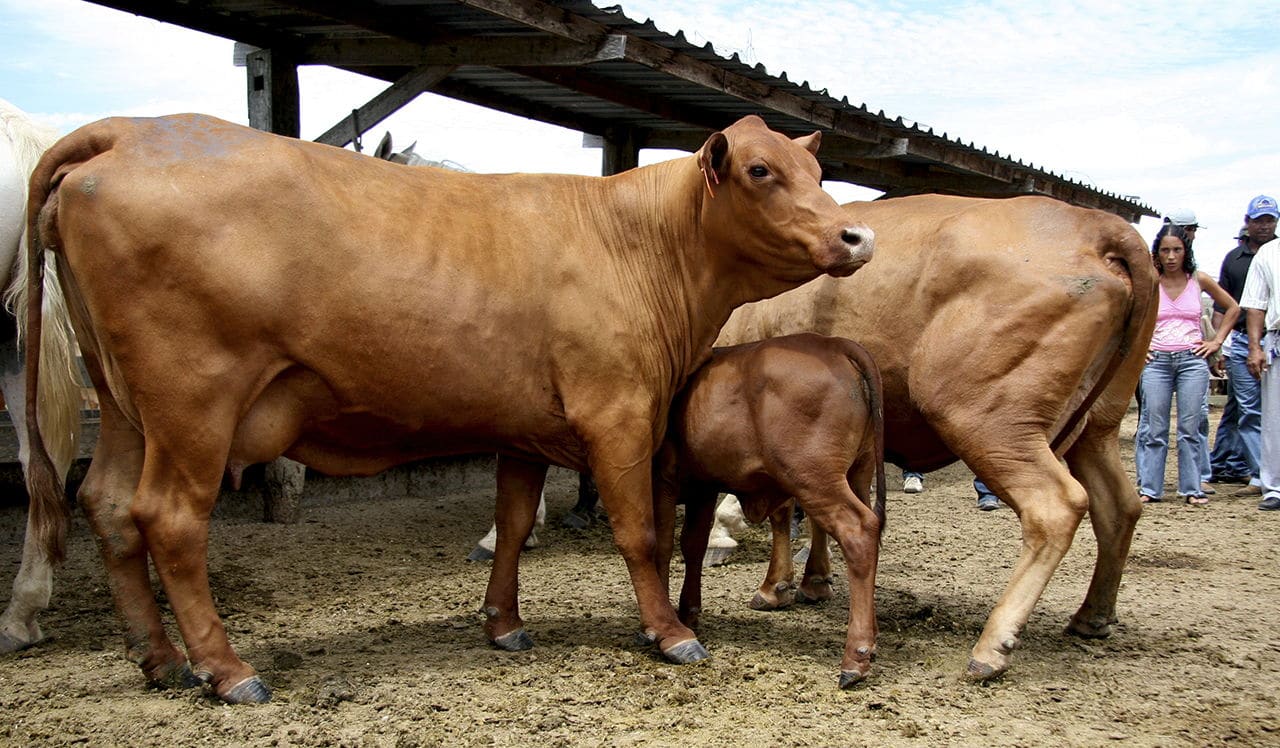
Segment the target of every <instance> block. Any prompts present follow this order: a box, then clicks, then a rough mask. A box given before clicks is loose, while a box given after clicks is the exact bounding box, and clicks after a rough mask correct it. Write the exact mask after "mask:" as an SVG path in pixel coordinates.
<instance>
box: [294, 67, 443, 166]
mask: <svg viewBox="0 0 1280 748" xmlns="http://www.w3.org/2000/svg"><path fill="white" fill-rule="evenodd" d="M451 72H453V67H452V66H448V65H444V66H441V65H423V66H422V67H417V68H414V69H413V70H410V71H409V72H408V73H406V74H405V75H403V76H401V77H400V79H398V80H397V81H396V82H395V83H392V84H391V85H390V86H388V87H387V89H386V90H384V91H383V92H382V93H380V94H378V95H377V96H374V97H373V98H372V99H369V101H367V102H365V104H364V106H361V107H360V108H359V109H357V110H355V111H353V112H352V113H351V114H348V115H347V116H346V117H343V118H342V120H341V121H339V122H338V123H337V124H336V125H334V126H333V127H330V128H329V129H328V130H326V131H325V133H324V134H323V135H321V136H320V137H318V138H316V142H317V143H327V144H328V145H334V146H337V147H339V148H342V147H344V146H346V144H347V143H350V142H352V141H353V140H355V139H356V138H357V137H358V136H360V135H363V134H364V133H365V132H367V131H368V130H369V128H371V127H373V126H374V125H376V124H378V123H379V122H381V121H382V120H384V119H386V118H387V117H390V116H391V115H392V114H394V113H395V112H396V110H398V109H399V108H400V107H402V106H404V105H405V104H408V103H409V102H410V101H413V100H414V99H416V98H417V97H418V94H420V93H422V92H423V91H426V90H428V89H430V88H432V87H433V86H435V85H436V84H437V83H439V82H440V81H442V80H444V79H445V77H447V76H448V75H449V73H451Z"/></svg>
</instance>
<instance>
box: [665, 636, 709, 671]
mask: <svg viewBox="0 0 1280 748" xmlns="http://www.w3.org/2000/svg"><path fill="white" fill-rule="evenodd" d="M662 656H663V657H666V658H667V659H668V660H670V661H671V662H674V663H675V664H677V665H688V664H689V663H691V662H700V661H702V660H705V659H707V658H708V657H710V656H711V655H710V654H709V653H708V652H707V649H706V647H704V646H702V643H701V642H699V641H698V640H697V639H686V640H684V641H682V642H680V643H679V644H675V645H672V646H671V647H670V648H668V649H664V650H662Z"/></svg>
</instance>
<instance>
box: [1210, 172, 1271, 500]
mask: <svg viewBox="0 0 1280 748" xmlns="http://www.w3.org/2000/svg"><path fill="white" fill-rule="evenodd" d="M1275 238H1276V202H1275V200H1274V199H1272V198H1270V197H1268V196H1266V195H1258V196H1257V197H1255V198H1254V199H1253V200H1251V201H1249V207H1248V209H1247V210H1246V211H1245V216H1244V229H1243V230H1242V235H1241V237H1240V241H1239V244H1238V245H1237V246H1236V248H1235V249H1233V250H1231V252H1229V253H1228V254H1227V256H1226V258H1224V259H1223V261H1222V270H1221V272H1220V273H1219V275H1218V284H1219V285H1221V286H1222V287H1223V288H1224V289H1226V291H1227V293H1229V294H1231V297H1232V298H1234V299H1236V300H1237V301H1238V300H1240V298H1241V295H1242V294H1243V293H1244V286H1245V279H1246V278H1247V277H1248V274H1249V269H1250V267H1251V266H1252V264H1253V262H1254V261H1255V258H1256V257H1257V253H1258V251H1259V248H1261V247H1262V245H1264V244H1266V243H1267V242H1270V241H1272V240H1273V239H1275ZM1221 311H1222V310H1220V309H1218V308H1217V307H1216V306H1215V308H1214V312H1215V313H1214V322H1215V323H1217V322H1219V321H1220V320H1221ZM1240 316H1241V319H1240V321H1239V322H1237V323H1236V326H1235V329H1234V330H1233V331H1232V333H1231V337H1230V338H1228V339H1227V345H1226V346H1224V347H1223V353H1224V356H1223V358H1224V361H1225V363H1226V370H1227V387H1228V390H1227V403H1226V405H1225V406H1224V407H1223V409H1222V420H1221V421H1220V422H1219V423H1218V435H1217V439H1216V441H1215V443H1214V450H1213V459H1212V462H1213V474H1214V477H1213V480H1214V481H1217V482H1240V483H1245V482H1247V483H1248V484H1249V485H1248V486H1247V487H1246V488H1245V489H1244V490H1242V491H1241V492H1239V494H1237V495H1246V496H1260V495H1261V494H1262V487H1261V479H1260V477H1259V470H1258V463H1259V458H1260V453H1261V451H1262V392H1261V390H1260V389H1259V381H1258V379H1257V378H1256V377H1255V376H1254V375H1253V374H1251V373H1250V371H1249V367H1248V358H1249V336H1248V332H1247V329H1246V326H1245V319H1246V318H1247V316H1248V315H1247V314H1242V315H1240Z"/></svg>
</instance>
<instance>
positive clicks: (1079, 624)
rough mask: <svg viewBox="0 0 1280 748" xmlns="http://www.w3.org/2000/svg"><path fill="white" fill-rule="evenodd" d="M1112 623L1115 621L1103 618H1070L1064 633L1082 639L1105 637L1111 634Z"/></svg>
mask: <svg viewBox="0 0 1280 748" xmlns="http://www.w3.org/2000/svg"><path fill="white" fill-rule="evenodd" d="M1112 623H1115V621H1114V620H1108V619H1105V618H1095V619H1093V620H1084V619H1080V618H1072V619H1071V623H1068V624H1067V629H1066V633H1068V634H1071V635H1073V636H1079V637H1082V638H1084V639H1106V638H1107V637H1108V636H1111V624H1112Z"/></svg>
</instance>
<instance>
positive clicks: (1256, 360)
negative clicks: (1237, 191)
mask: <svg viewBox="0 0 1280 748" xmlns="http://www.w3.org/2000/svg"><path fill="white" fill-rule="evenodd" d="M1245 220H1246V222H1247V223H1246V226H1252V225H1253V224H1254V223H1257V224H1258V225H1260V226H1265V227H1269V229H1270V235H1271V239H1270V241H1268V242H1267V243H1266V244H1264V245H1262V247H1261V248H1259V249H1258V252H1257V254H1256V255H1255V256H1254V258H1253V264H1252V265H1250V267H1249V275H1248V277H1247V278H1246V280H1245V284H1244V293H1243V294H1241V296H1240V306H1241V308H1243V309H1244V310H1245V317H1246V320H1247V321H1246V324H1245V327H1246V329H1247V330H1248V336H1249V357H1248V359H1247V360H1246V362H1245V363H1246V366H1247V367H1248V369H1249V373H1250V374H1252V375H1253V376H1255V377H1258V379H1259V381H1260V384H1261V387H1260V389H1261V391H1262V413H1261V422H1262V423H1261V431H1262V435H1261V439H1260V444H1259V452H1258V468H1259V473H1258V477H1259V479H1260V482H1261V484H1262V486H1261V492H1262V503H1260V504H1258V508H1259V509H1263V510H1268V511H1274V510H1277V509H1280V371H1277V370H1276V368H1275V366H1274V364H1275V363H1276V359H1277V358H1280V241H1277V240H1276V238H1275V234H1276V221H1277V220H1280V208H1277V207H1276V201H1275V198H1272V197H1269V196H1267V195H1258V196H1257V197H1255V198H1254V199H1253V200H1252V201H1251V202H1250V203H1249V211H1248V212H1247V213H1245ZM1250 233H1251V235H1252V230H1251V231H1250Z"/></svg>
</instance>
